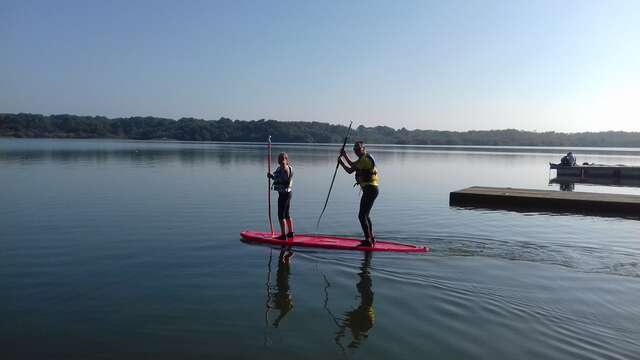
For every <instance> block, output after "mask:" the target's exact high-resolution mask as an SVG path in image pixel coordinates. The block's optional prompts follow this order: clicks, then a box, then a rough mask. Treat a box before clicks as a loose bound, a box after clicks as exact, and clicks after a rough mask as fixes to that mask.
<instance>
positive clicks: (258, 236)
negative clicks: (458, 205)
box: [240, 230, 429, 252]
mask: <svg viewBox="0 0 640 360" xmlns="http://www.w3.org/2000/svg"><path fill="white" fill-rule="evenodd" d="M240 236H242V238H243V239H245V240H247V241H252V242H257V243H262V244H272V245H284V246H303V247H314V248H323V249H337V250H359V251H390V252H427V251H429V248H427V247H424V246H414V245H407V244H399V243H394V242H390V241H381V240H376V244H375V246H373V247H367V246H358V245H359V244H360V241H361V240H358V239H351V238H343V237H337V236H327V235H296V236H294V237H293V239H291V240H278V239H276V238H274V237H272V236H271V233H270V232H262V231H252V230H245V231H243V232H241V233H240Z"/></svg>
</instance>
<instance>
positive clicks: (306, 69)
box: [0, 0, 640, 132]
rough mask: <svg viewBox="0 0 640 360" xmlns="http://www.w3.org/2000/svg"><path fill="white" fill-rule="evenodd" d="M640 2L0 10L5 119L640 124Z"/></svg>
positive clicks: (85, 5) (26, 4)
mask: <svg viewBox="0 0 640 360" xmlns="http://www.w3.org/2000/svg"><path fill="white" fill-rule="evenodd" d="M638 14H640V1H637V0H636V1H632V0H629V1H616V0H611V1H609V0H608V1H600V0H593V1H590V0H579V1H573V0H563V1H557V0H554V1H535V0H534V1H531V0H527V1H519V0H513V1H507V0H503V1H491V0H484V1H473V0H469V1H456V0H451V1H427V0H418V1H412V0H403V1H355V0H354V1H344V0H342V1H328V0H326V1H300V0H295V1H242V0H232V1H195V0H194V1H161V0H157V1H136V0H128V1H98V0H93V1H90V0H83V1H64V0H56V1H28V0H26V1H25V0H21V1H13V0H2V1H0V113H18V112H30V113H41V114H62V113H67V114H77V115H102V116H107V117H128V116H159V117H168V118H173V119H178V118H181V117H195V118H203V119H218V118H220V117H228V118H231V119H241V120H253V119H262V118H265V119H276V120H283V121H320V122H328V123H332V124H348V123H349V121H353V122H354V124H356V126H358V125H364V126H389V127H392V128H396V129H399V128H402V127H405V128H407V129H436V130H471V129H475V130H488V129H506V128H512V129H521V130H531V131H562V132H582V131H605V130H624V131H640V96H639V94H640V46H638V45H639V44H640V42H639V41H640V40H638V39H640V16H638Z"/></svg>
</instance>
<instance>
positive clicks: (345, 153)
mask: <svg viewBox="0 0 640 360" xmlns="http://www.w3.org/2000/svg"><path fill="white" fill-rule="evenodd" d="M340 157H343V158H344V159H345V160H346V161H347V164H349V167H353V164H354V163H355V162H353V161H351V159H349V157H348V156H347V152H346V151H344V149H342V150H341V151H340Z"/></svg>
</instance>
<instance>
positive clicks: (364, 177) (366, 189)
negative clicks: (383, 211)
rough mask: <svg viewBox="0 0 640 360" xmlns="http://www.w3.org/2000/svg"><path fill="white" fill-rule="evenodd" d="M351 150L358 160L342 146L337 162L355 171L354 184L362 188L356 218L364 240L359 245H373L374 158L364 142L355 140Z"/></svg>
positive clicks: (376, 191) (375, 178) (350, 170)
mask: <svg viewBox="0 0 640 360" xmlns="http://www.w3.org/2000/svg"><path fill="white" fill-rule="evenodd" d="M353 152H354V153H355V154H356V156H357V157H358V160H356V161H351V159H349V157H348V156H347V153H346V151H344V148H343V149H342V150H341V152H340V157H339V158H338V163H339V164H340V165H341V166H342V168H343V169H344V170H345V171H346V172H347V173H349V174H351V173H353V172H355V173H356V185H360V189H361V190H362V197H361V198H360V211H359V212H358V219H359V220H360V225H361V226H362V232H363V233H364V241H362V242H361V243H360V246H368V247H372V246H374V245H375V241H376V240H375V237H374V235H373V225H372V223H371V218H370V217H369V213H370V212H371V208H372V207H373V202H374V201H375V200H376V198H377V197H378V170H377V169H376V162H375V160H374V159H373V157H372V156H371V155H370V154H369V153H368V152H367V150H366V149H365V147H364V142H362V141H356V143H355V144H353ZM345 162H346V163H345ZM354 186H355V185H354Z"/></svg>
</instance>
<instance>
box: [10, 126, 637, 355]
mask: <svg viewBox="0 0 640 360" xmlns="http://www.w3.org/2000/svg"><path fill="white" fill-rule="evenodd" d="M338 148H339V145H305V144H274V148H273V152H274V161H273V164H275V158H276V155H277V153H278V152H280V151H287V152H288V154H289V158H290V160H291V163H292V166H293V168H294V173H295V176H294V184H293V186H294V190H293V198H292V208H291V212H292V216H293V218H294V221H295V228H296V229H295V230H296V232H297V233H316V232H318V233H324V234H334V235H345V236H353V237H358V236H360V226H359V223H358V220H357V212H358V201H359V196H360V194H359V192H358V190H357V189H356V188H354V187H353V183H354V180H353V177H352V176H350V175H347V174H346V173H344V172H343V171H340V172H339V173H338V176H337V178H336V182H335V185H334V189H333V192H332V194H331V199H330V201H329V205H328V207H327V210H326V213H325V215H324V217H323V219H322V222H321V224H320V228H319V229H318V230H316V228H315V224H316V220H317V219H318V215H319V214H320V211H321V210H322V205H323V203H324V199H325V197H326V195H327V191H328V189H329V184H330V182H331V176H332V174H333V170H334V169H335V159H336V155H337V151H338ZM369 150H370V152H371V153H372V154H373V156H375V158H376V162H377V165H378V169H379V171H380V196H379V197H378V199H377V201H376V204H375V206H374V208H373V211H372V219H373V225H374V230H375V232H376V237H377V238H378V239H386V240H394V241H399V242H405V243H409V244H414V245H420V246H428V247H430V248H431V249H432V250H431V252H429V253H426V254H395V253H375V254H373V255H372V256H371V257H368V256H365V255H364V253H362V252H348V251H332V250H321V249H306V248H305V249H294V250H293V255H292V257H290V259H289V260H288V261H285V259H284V258H282V257H281V256H280V255H281V250H280V249H279V248H276V247H268V246H260V245H252V244H247V243H244V242H242V241H240V236H239V233H240V231H242V230H245V229H253V230H265V231H266V230H267V229H268V226H269V225H268V217H267V180H266V176H265V173H266V171H267V166H266V147H265V145H264V144H223V143H189V142H143V141H118V140H49V139H0V189H2V190H1V192H0V203H1V204H2V206H1V208H0V294H1V296H0V318H1V319H2V320H1V321H0V345H1V348H2V351H3V359H27V358H40V359H70V358H74V359H75V358H77V359H89V358H100V359H141V358H153V359H178V358H179V359H205V358H206V359H211V358H216V359H222V358H225V359H247V358H260V359H283V358H285V357H288V358H294V359H295V358H302V357H304V358H305V359H345V358H348V359H391V358H395V359H415V358H436V359H470V358H473V359H497V358H504V359H507V358H509V359H515V358H517V359H632V358H638V357H640V341H639V339H640V328H639V327H638V324H640V302H639V301H638V300H639V299H640V238H639V235H640V221H638V220H633V219H623V218H615V217H593V216H582V215H566V214H551V213H550V214H547V213H535V212H524V213H522V212H509V211H496V210H473V209H462V208H455V207H450V206H449V204H448V198H449V192H451V191H454V190H459V189H462V188H465V187H468V186H473V185H483V186H510V187H524V188H535V189H558V186H559V185H557V184H551V185H550V184H549V180H550V179H551V178H552V177H553V176H554V175H553V173H550V172H549V169H548V163H549V161H553V162H557V161H559V159H560V157H561V156H562V155H563V154H564V153H566V152H567V151H569V150H567V149H563V148H526V147H513V148H512V147H501V148H500V147H497V148H491V147H421V146H370V147H369ZM570 150H573V151H574V153H575V154H576V156H577V158H578V162H580V163H582V162H595V163H605V164H628V165H640V149H629V150H628V149H570ZM352 158H353V155H352ZM575 190H576V191H593V192H616V193H630V194H640V191H638V188H633V187H606V186H592V185H583V184H576V185H575ZM272 195H273V199H274V208H275V199H276V198H277V194H275V193H274V194H272ZM273 216H274V219H275V218H276V213H275V211H274V212H273Z"/></svg>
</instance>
